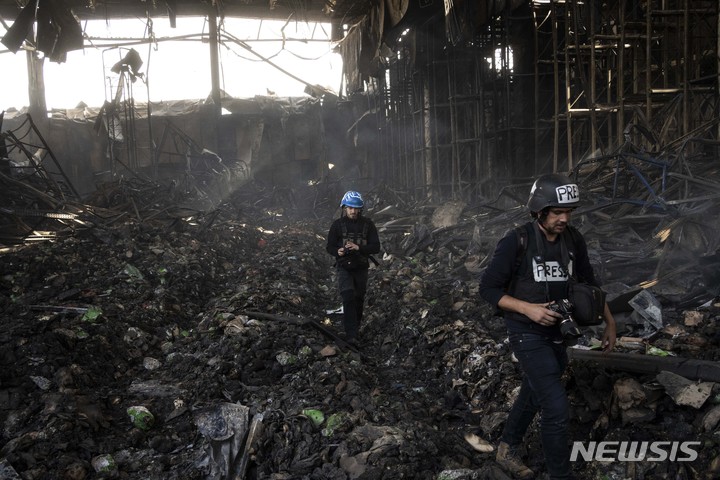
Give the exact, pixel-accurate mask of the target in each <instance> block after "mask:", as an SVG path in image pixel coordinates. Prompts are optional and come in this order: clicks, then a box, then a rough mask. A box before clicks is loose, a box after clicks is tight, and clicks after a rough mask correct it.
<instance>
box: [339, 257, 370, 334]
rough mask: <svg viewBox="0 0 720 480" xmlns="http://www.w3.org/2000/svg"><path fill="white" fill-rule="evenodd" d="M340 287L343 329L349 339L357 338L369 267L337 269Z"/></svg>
mask: <svg viewBox="0 0 720 480" xmlns="http://www.w3.org/2000/svg"><path fill="white" fill-rule="evenodd" d="M337 276H338V289H339V290H340V296H341V297H342V301H343V329H344V330H345V335H346V337H347V339H348V340H354V339H356V338H357V335H358V332H359V331H360V323H361V322H362V316H363V305H364V303H365V291H366V289H367V283H368V269H367V268H361V269H358V270H353V271H348V270H345V269H344V268H342V267H338V269H337Z"/></svg>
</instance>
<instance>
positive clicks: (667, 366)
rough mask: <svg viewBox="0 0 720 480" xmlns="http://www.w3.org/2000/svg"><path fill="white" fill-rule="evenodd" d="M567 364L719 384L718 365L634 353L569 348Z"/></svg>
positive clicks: (719, 368)
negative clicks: (586, 364)
mask: <svg viewBox="0 0 720 480" xmlns="http://www.w3.org/2000/svg"><path fill="white" fill-rule="evenodd" d="M567 352H568V357H569V358H570V360H573V361H579V362H590V363H593V364H595V365H597V366H599V367H607V368H611V369H614V370H622V371H625V372H634V373H648V374H652V373H660V372H662V371H668V372H672V373H676V374H678V375H681V376H683V377H685V378H689V379H691V380H702V381H712V382H720V362H711V361H707V360H695V359H690V358H683V357H657V356H654V355H642V354H637V353H620V352H608V353H604V352H600V351H596V350H581V349H578V348H568V349H567Z"/></svg>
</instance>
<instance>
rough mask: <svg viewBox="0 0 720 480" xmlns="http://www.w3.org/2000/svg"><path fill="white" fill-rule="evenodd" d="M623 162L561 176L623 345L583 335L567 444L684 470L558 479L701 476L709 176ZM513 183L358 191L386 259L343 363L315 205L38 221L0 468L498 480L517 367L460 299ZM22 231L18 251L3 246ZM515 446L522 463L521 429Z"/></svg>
mask: <svg viewBox="0 0 720 480" xmlns="http://www.w3.org/2000/svg"><path fill="white" fill-rule="evenodd" d="M620 156H621V157H622V158H619V157H618V158H612V159H607V161H605V162H601V161H597V162H594V163H593V164H584V165H580V166H579V168H578V170H577V172H576V173H577V175H578V180H579V182H580V183H581V185H582V187H583V191H587V192H588V197H590V198H588V200H589V201H588V203H587V207H584V208H583V209H581V210H580V211H578V212H577V215H576V216H575V217H574V222H575V223H576V224H577V225H578V226H579V228H580V229H581V230H582V231H583V232H584V233H585V235H586V237H587V239H588V241H589V245H590V249H591V254H592V255H593V260H594V262H595V263H596V267H597V271H598V273H599V275H600V277H601V278H602V279H603V281H604V283H605V285H606V288H607V289H608V291H609V293H610V297H609V299H610V301H611V302H612V304H613V306H614V311H615V312H616V316H617V319H618V323H619V331H618V336H619V337H621V338H620V341H619V342H618V348H617V352H616V353H613V354H610V355H607V356H600V354H596V353H597V352H595V351H594V350H593V346H594V344H595V343H596V342H595V341H594V340H595V339H597V338H598V332H596V331H594V330H591V329H588V330H587V331H586V332H585V336H584V338H583V341H581V343H580V345H579V346H578V347H577V348H573V349H572V351H573V353H571V357H572V358H573V361H572V363H571V367H570V368H569V371H568V373H567V384H568V391H569V395H570V398H571V402H572V430H573V435H572V436H573V438H574V439H577V440H583V441H587V442H590V441H594V442H623V441H627V442H644V441H647V442H650V441H666V442H675V441H679V442H688V441H692V442H697V443H693V444H692V449H693V451H694V452H696V453H697V458H695V459H693V461H688V462H683V461H677V458H671V455H670V454H671V453H672V452H670V451H669V449H668V450H667V452H668V455H666V458H663V459H657V460H656V461H643V462H607V461H603V459H602V458H598V457H597V456H593V455H591V456H590V458H584V457H582V458H579V460H578V462H577V465H576V471H577V473H578V476H579V477H580V478H587V479H595V478H608V479H610V478H617V479H620V478H632V479H644V478H647V479H649V478H653V479H655V478H692V479H705V478H716V477H717V475H718V472H720V436H719V435H720V433H718V432H719V431H720V430H718V427H719V425H720V386H718V385H717V382H718V381H720V375H719V374H718V371H717V367H716V366H715V364H716V361H717V360H718V358H719V357H720V335H719V334H718V326H717V325H718V322H717V320H718V317H719V316H720V309H719V305H718V297H717V296H718V293H720V292H718V290H717V288H718V285H719V284H720V282H718V281H717V280H718V279H717V277H716V275H717V273H716V272H717V271H718V270H717V263H718V260H717V255H718V254H717V250H718V241H719V240H718V239H719V238H720V236H718V235H717V231H716V229H717V224H718V222H717V216H718V215H717V214H718V202H717V198H718V195H717V193H718V185H720V182H719V181H718V180H717V177H718V175H717V172H715V171H713V170H712V169H711V168H707V167H705V168H704V170H702V171H697V169H698V166H697V165H695V164H693V168H688V169H686V171H693V170H694V171H695V176H694V177H693V176H689V175H684V174H683V175H682V176H668V175H664V173H660V174H656V172H655V165H654V164H653V166H652V168H650V169H643V168H642V167H643V165H644V164H645V163H646V162H645V163H644V160H643V159H638V158H636V156H633V155H629V154H621V155H620ZM701 165H703V164H701ZM631 170H632V171H631ZM636 172H639V173H640V174H641V176H642V175H645V176H644V177H643V178H641V177H640V176H638V175H636V174H635V173H636ZM663 175H664V176H663ZM660 183H663V185H664V190H662V191H661V190H660V188H659V187H658V185H659V184H660ZM16 187H17V185H16ZM317 188H318V189H319V188H320V187H317ZM513 188H515V191H513ZM527 188H529V185H518V186H516V187H511V188H508V189H507V190H506V191H505V193H507V194H508V195H507V196H505V197H502V198H497V199H491V200H488V201H484V202H478V203H475V204H463V203H459V202H449V203H444V204H439V205H435V204H430V203H423V204H416V203H408V202H404V201H403V200H402V199H400V198H399V196H398V195H395V194H393V192H391V190H390V189H387V188H381V187H378V188H377V189H375V190H374V191H372V192H368V193H367V202H368V208H367V210H366V214H367V215H368V216H370V217H371V218H373V220H374V221H375V222H376V224H377V225H378V227H379V230H380V235H381V240H382V242H383V251H382V255H381V256H380V257H381V258H378V260H379V262H380V266H379V267H378V268H373V269H372V270H371V275H370V276H371V280H370V287H369V288H370V292H369V295H368V299H367V302H368V305H367V307H366V312H367V313H366V319H365V321H364V325H363V328H362V331H361V347H360V348H359V349H356V348H354V347H353V346H350V345H347V344H345V343H344V342H343V341H342V339H341V338H339V337H338V336H337V334H338V333H339V332H340V329H341V327H340V317H339V315H337V308H338V307H339V306H340V303H339V299H338V296H337V294H336V291H335V285H334V283H333V280H334V279H333V274H332V262H331V258H330V257H329V256H328V255H327V254H326V253H325V251H324V240H325V234H326V229H327V228H328V227H329V224H330V222H331V221H332V219H333V217H334V216H335V215H337V214H338V213H339V211H338V210H337V209H336V208H335V206H336V202H335V199H334V197H333V196H332V195H329V196H328V195H326V194H327V191H323V192H319V191H308V189H307V188H306V187H303V188H302V189H300V188H298V189H297V190H293V191H283V192H278V191H277V190H267V189H262V188H261V187H259V186H258V185H255V184H253V183H248V184H246V185H245V186H243V188H240V189H238V190H237V191H236V192H235V193H234V194H233V195H231V196H230V197H228V198H227V199H226V200H225V201H224V202H222V203H221V204H219V205H218V206H217V207H215V208H212V209H210V210H200V209H188V208H187V206H183V204H182V203H174V202H176V201H177V199H176V198H174V197H172V196H170V195H169V194H168V192H167V191H166V190H162V189H159V188H158V189H153V188H150V187H147V188H143V189H139V188H136V187H133V188H130V189H128V187H127V186H126V185H118V186H116V187H115V189H112V190H111V191H112V192H113V193H112V195H105V196H104V197H103V198H104V200H103V201H102V202H101V201H100V200H99V199H97V198H96V199H95V202H94V203H95V204H96V205H92V204H91V203H88V204H85V203H80V202H77V203H75V204H73V206H72V208H73V209H74V210H73V214H74V215H76V216H70V217H58V216H52V217H48V216H45V217H43V219H44V220H43V221H44V223H43V226H42V228H44V229H47V233H46V234H45V235H43V236H42V238H40V237H34V236H33V235H31V234H28V231H31V232H35V233H37V232H38V230H37V229H28V228H25V227H27V225H24V226H23V228H22V229H20V230H18V229H17V228H15V229H12V234H11V235H4V236H3V239H5V240H6V242H5V244H6V248H5V249H4V250H5V251H4V252H3V253H2V256H3V261H2V272H1V273H0V282H1V286H2V288H1V289H0V292H1V293H0V308H1V309H2V312H3V313H2V316H1V317H0V318H1V321H2V326H1V328H0V336H1V337H2V345H3V348H2V354H1V355H0V366H1V368H0V372H1V373H0V422H1V424H2V433H1V435H2V436H1V437H0V472H1V473H0V477H1V478H22V479H26V480H27V479H47V478H67V479H87V478H126V479H193V478H197V479H200V478H203V479H208V478H209V479H243V478H247V479H275V480H281V479H338V480H339V479H396V478H415V479H425V478H427V479H446V478H447V479H450V478H452V479H481V478H485V479H505V478H507V477H506V476H505V474H504V473H503V472H502V471H501V470H500V469H499V468H498V466H497V465H496V464H495V462H494V452H493V451H492V448H493V444H495V443H496V441H497V439H498V436H499V434H500V431H501V429H502V424H503V421H504V419H505V417H506V415H507V411H508V409H509V407H510V405H511V403H512V402H511V400H512V398H513V395H515V394H516V393H517V388H518V387H519V385H520V378H521V377H520V372H519V370H518V366H517V364H516V363H515V362H514V361H513V358H512V355H511V353H510V351H509V348H508V346H507V343H506V341H505V334H504V328H503V325H502V321H501V320H499V319H497V318H495V317H494V312H493V311H492V310H491V309H490V307H489V306H487V305H485V304H484V303H483V302H482V301H481V300H480V299H479V297H478V294H477V292H478V279H479V274H480V273H481V272H482V269H483V268H484V267H485V265H486V264H487V262H488V260H489V255H490V254H491V253H492V249H493V247H494V245H495V242H496V241H497V239H498V238H500V236H501V235H502V234H503V233H504V232H505V231H506V230H507V229H508V228H511V227H512V226H513V225H515V224H518V223H520V222H523V221H524V220H525V219H526V218H527V212H526V211H525V210H524V208H522V207H521V206H518V202H517V201H514V199H517V198H522V197H525V196H526V193H524V192H526V191H527ZM106 192H107V190H106ZM7 194H8V193H7V192H6V195H7ZM23 194H25V192H23ZM13 195H15V197H14V198H13V201H14V202H15V203H14V205H20V204H22V202H21V201H18V199H17V195H18V193H17V192H13ZM32 195H35V196H37V195H38V194H37V193H35V192H33V194H32ZM287 195H294V199H295V201H294V202H287V201H283V199H285V198H286V197H287ZM108 199H112V201H110V200H108ZM131 199H132V200H131ZM318 199H321V200H318ZM44 210H46V209H44ZM6 218H9V217H6ZM48 222H52V224H49V223H48ZM10 223H11V222H5V225H6V226H8V228H10V227H9V225H10ZM15 226H17V225H15ZM18 231H21V232H24V233H23V235H24V239H25V241H24V242H23V243H20V242H10V241H9V240H12V239H16V240H17V239H18V238H19V237H18ZM53 232H54V234H52V235H51V233H53ZM28 239H32V241H28ZM468 435H471V437H469V438H472V439H473V443H472V444H471V443H469V442H468V441H466V439H465V437H466V436H468ZM529 435H530V436H529V438H528V450H529V452H530V464H531V466H534V467H536V468H537V470H538V471H542V470H543V467H542V455H541V450H540V445H539V438H538V436H537V429H531V433H530V434H529ZM680 453H683V452H680ZM680 453H679V452H677V451H676V452H674V453H672V455H674V456H675V457H677V456H678V455H680ZM683 454H684V455H686V453H683Z"/></svg>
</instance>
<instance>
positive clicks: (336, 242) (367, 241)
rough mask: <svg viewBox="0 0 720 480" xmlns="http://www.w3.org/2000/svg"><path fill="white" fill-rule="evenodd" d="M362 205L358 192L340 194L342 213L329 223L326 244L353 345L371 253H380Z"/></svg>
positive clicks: (358, 329) (349, 338)
mask: <svg viewBox="0 0 720 480" xmlns="http://www.w3.org/2000/svg"><path fill="white" fill-rule="evenodd" d="M364 206H365V202H364V201H363V198H362V195H360V193H359V192H356V191H354V190H350V191H348V192H346V193H345V195H343V198H342V200H341V201H340V208H341V209H342V212H341V214H340V218H338V219H337V220H335V221H334V222H333V223H332V225H331V226H330V231H329V232H328V236H327V246H326V250H327V252H328V253H329V254H330V255H332V256H333V257H335V265H336V267H337V278H338V289H339V290H340V296H341V297H342V302H343V329H344V330H345V339H346V340H347V341H348V342H349V343H351V344H353V345H357V337H358V333H359V331H360V323H361V322H362V316H363V305H364V303H365V292H366V290H367V283H368V268H369V267H370V259H371V255H373V254H375V253H379V252H380V237H379V236H378V232H377V228H376V227H375V224H374V223H373V222H372V221H371V220H370V219H369V218H365V217H364V216H363V215H362V210H363V207H364Z"/></svg>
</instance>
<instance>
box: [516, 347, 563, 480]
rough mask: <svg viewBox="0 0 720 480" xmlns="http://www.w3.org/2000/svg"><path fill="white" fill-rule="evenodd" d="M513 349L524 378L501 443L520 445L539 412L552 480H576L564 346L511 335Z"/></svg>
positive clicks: (548, 468) (544, 451)
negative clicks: (573, 469) (571, 459)
mask: <svg viewBox="0 0 720 480" xmlns="http://www.w3.org/2000/svg"><path fill="white" fill-rule="evenodd" d="M510 348H512V351H513V353H514V354H515V356H516V357H517V359H518V361H519V362H520V365H521V367H522V370H523V373H524V374H525V375H524V378H523V382H522V386H521V387H520V393H519V394H518V397H517V400H515V404H514V405H513V407H512V409H511V410H510V415H509V416H508V419H507V423H506V424H505V429H504V430H503V434H502V440H503V441H504V442H506V443H507V444H509V445H510V446H515V445H520V444H521V443H522V442H523V437H524V435H525V431H526V430H527V428H528V427H529V426H530V423H531V422H532V421H533V418H534V417H535V414H536V413H538V411H539V412H540V415H541V417H540V438H541V439H542V447H543V454H544V455H545V464H546V468H547V471H548V473H549V474H550V478H552V479H570V478H573V476H572V473H571V468H570V447H569V446H568V420H569V403H568V399H567V394H566V392H565V387H564V385H563V384H562V383H561V381H560V379H561V377H562V374H563V371H564V370H565V367H566V366H567V363H568V359H567V352H566V351H565V346H564V345H563V344H562V343H556V342H554V341H553V340H552V339H550V338H548V337H546V336H544V335H539V334H534V333H511V334H510Z"/></svg>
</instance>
